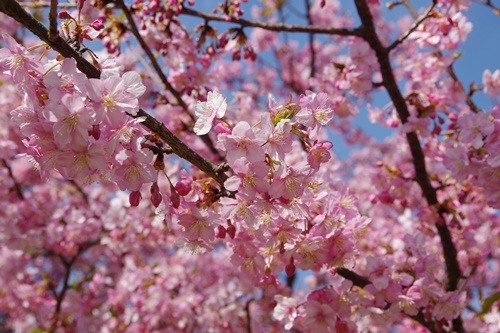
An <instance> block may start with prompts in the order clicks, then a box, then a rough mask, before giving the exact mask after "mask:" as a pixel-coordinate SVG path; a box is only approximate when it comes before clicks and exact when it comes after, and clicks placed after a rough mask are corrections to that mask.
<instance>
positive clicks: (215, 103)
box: [194, 91, 227, 135]
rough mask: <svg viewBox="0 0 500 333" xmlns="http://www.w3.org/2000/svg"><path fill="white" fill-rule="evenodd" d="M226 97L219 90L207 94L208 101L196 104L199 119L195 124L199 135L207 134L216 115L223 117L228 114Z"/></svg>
mask: <svg viewBox="0 0 500 333" xmlns="http://www.w3.org/2000/svg"><path fill="white" fill-rule="evenodd" d="M226 109H227V103H226V98H225V97H223V96H222V95H221V94H220V93H219V92H217V91H210V92H208V94H207V101H206V102H198V103H196V106H195V110H194V112H195V114H196V117H198V119H197V120H196V123H195V124H194V132H195V133H196V134H198V135H203V134H207V133H208V132H209V131H210V128H212V122H213V121H214V119H215V117H217V118H219V119H220V118H222V117H224V114H226Z"/></svg>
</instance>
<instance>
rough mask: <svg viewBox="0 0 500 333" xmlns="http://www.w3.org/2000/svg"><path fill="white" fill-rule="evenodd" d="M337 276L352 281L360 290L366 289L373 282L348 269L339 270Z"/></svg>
mask: <svg viewBox="0 0 500 333" xmlns="http://www.w3.org/2000/svg"><path fill="white" fill-rule="evenodd" d="M337 274H338V275H340V276H342V277H343V278H344V279H346V280H349V281H351V282H352V283H353V284H354V285H355V286H358V287H360V288H364V287H366V286H367V285H369V284H371V283H372V282H371V281H370V280H368V279H367V278H365V277H364V276H361V275H359V274H358V273H355V272H353V271H351V270H348V269H347V268H343V267H342V268H339V269H337Z"/></svg>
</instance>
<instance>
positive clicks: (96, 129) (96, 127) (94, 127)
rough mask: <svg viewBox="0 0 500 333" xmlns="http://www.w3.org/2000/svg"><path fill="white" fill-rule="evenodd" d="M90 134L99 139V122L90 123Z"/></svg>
mask: <svg viewBox="0 0 500 333" xmlns="http://www.w3.org/2000/svg"><path fill="white" fill-rule="evenodd" d="M91 135H92V137H93V138H94V139H96V140H99V138H100V137H101V129H100V127H99V124H97V125H92V130H91Z"/></svg>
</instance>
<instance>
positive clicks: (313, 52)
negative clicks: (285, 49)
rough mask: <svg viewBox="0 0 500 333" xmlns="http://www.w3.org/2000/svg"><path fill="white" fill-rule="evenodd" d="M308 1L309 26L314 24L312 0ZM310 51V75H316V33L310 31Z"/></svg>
mask: <svg viewBox="0 0 500 333" xmlns="http://www.w3.org/2000/svg"><path fill="white" fill-rule="evenodd" d="M305 1H306V12H307V22H308V23H309V26H312V25H313V21H312V17H311V2H310V0H305ZM309 52H311V65H310V67H311V74H310V75H309V77H310V78H311V77H314V76H315V75H316V50H315V49H314V34H313V33H312V32H311V33H309Z"/></svg>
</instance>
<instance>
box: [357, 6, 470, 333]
mask: <svg viewBox="0 0 500 333" xmlns="http://www.w3.org/2000/svg"><path fill="white" fill-rule="evenodd" d="M355 4H356V9H357V11H358V15H359V17H360V19H361V23H362V26H361V31H362V32H363V38H364V39H365V40H366V41H367V42H368V44H370V47H371V48H372V49H373V50H374V51H375V54H376V56H377V60H378V62H379V64H380V72H381V74H382V79H383V83H384V86H385V88H386V89H387V92H388V94H389V96H390V98H391V100H392V103H393V104H394V107H395V108H396V111H397V112H398V115H399V117H400V119H401V121H402V123H403V124H404V123H406V122H407V121H408V117H409V116H410V113H409V111H408V106H407V105H406V101H405V99H404V97H403V95H402V94H401V91H400V90H399V87H398V85H397V82H396V78H395V77H394V73H393V71H392V66H391V63H390V59H389V51H388V49H387V48H385V47H384V46H383V45H382V42H381V41H380V40H379V38H378V35H377V31H376V29H375V24H374V22H373V17H372V15H371V12H370V9H369V7H368V4H367V3H366V1H365V0H355ZM406 139H407V141H408V145H409V146H410V151H411V155H412V157H413V166H414V168H415V180H416V181H417V183H418V184H419V186H420V188H421V189H422V192H423V196H424V198H425V199H426V201H427V204H428V205H429V206H430V207H432V208H434V209H436V210H437V212H438V214H439V217H440V219H439V220H438V221H437V222H436V228H437V230H438V234H439V237H440V239H441V245H442V248H443V255H444V258H445V264H446V272H447V279H448V282H447V286H446V289H447V290H456V289H457V286H458V281H459V279H460V277H461V275H462V274H461V273H460V266H459V264H458V260H457V250H456V247H455V244H454V243H453V240H452V237H451V233H450V231H449V229H448V227H447V226H446V222H445V221H444V219H443V213H444V209H442V208H440V205H439V202H438V199H437V193H436V189H435V188H433V187H432V184H431V182H430V180H429V175H428V173H427V169H426V165H425V157H424V153H423V151H422V147H421V145H420V141H419V140H418V136H417V134H416V133H415V132H411V133H407V134H406ZM454 323H455V321H454ZM460 323H461V320H457V326H456V327H455V325H454V329H455V330H456V331H457V332H459V333H462V332H464V328H463V326H462V325H459V324H460Z"/></svg>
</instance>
